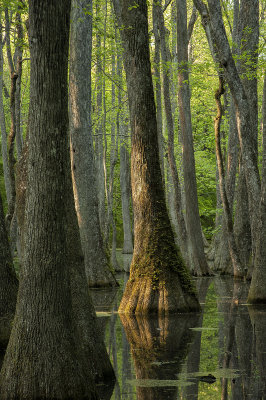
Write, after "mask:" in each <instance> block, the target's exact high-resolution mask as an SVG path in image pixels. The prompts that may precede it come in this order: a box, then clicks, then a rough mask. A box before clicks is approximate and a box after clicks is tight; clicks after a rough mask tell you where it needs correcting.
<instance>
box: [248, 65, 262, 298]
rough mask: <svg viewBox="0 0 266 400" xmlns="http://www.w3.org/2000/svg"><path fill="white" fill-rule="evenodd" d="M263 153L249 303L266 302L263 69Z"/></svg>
mask: <svg viewBox="0 0 266 400" xmlns="http://www.w3.org/2000/svg"><path fill="white" fill-rule="evenodd" d="M262 104H263V109H262V114H263V132H262V135H263V153H262V174H261V175H262V182H261V191H262V194H261V199H260V224H259V226H258V228H257V229H258V231H259V232H260V235H259V241H258V244H257V248H256V259H255V269H254V271H253V274H252V280H251V285H250V289H249V293H248V302H249V303H255V304H256V303H262V304H265V303H266V287H265V282H266V280H265V279H266V263H265V260H266V230H265V229H266V74H265V71H264V85H263V103H262Z"/></svg>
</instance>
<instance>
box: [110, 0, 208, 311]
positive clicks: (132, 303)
mask: <svg viewBox="0 0 266 400" xmlns="http://www.w3.org/2000/svg"><path fill="white" fill-rule="evenodd" d="M132 5H133V3H132V1H131V0H128V1H123V2H122V4H121V8H119V6H118V7H117V2H116V1H114V7H115V10H116V13H117V16H118V20H119V17H120V20H121V22H122V25H123V26H124V27H125V29H123V30H121V37H122V42H123V47H124V65H125V70H126V77H127V87H128V97H129V109H130V120H131V132H132V152H131V178H132V196H133V208H134V232H135V245H134V253H133V260H132V264H131V272H130V279H129V281H128V283H127V286H126V289H125V293H124V296H123V298H122V301H121V304H120V307H119V312H125V313H142V314H149V313H152V312H153V313H159V314H168V313H171V312H188V311H196V310H199V308H200V306H199V303H198V300H197V297H196V294H195V289H194V287H193V285H192V281H191V277H190V274H189V272H188V271H187V269H186V267H185V265H184V263H183V261H182V259H181V257H180V253H179V251H178V249H177V248H176V246H175V242H174V235H173V231H172V229H171V225H170V220H169V217H168V214H167V210H166V203H165V196H164V192H163V185H162V176H161V169H160V161H159V149H158V136H157V121H156V111H155V102H154V93H153V86H152V77H151V65H150V56H149V42H148V17H147V4H146V0H141V1H139V3H138V7H135V6H134V7H132ZM120 12H121V14H120ZM129 27H130V29H129Z"/></svg>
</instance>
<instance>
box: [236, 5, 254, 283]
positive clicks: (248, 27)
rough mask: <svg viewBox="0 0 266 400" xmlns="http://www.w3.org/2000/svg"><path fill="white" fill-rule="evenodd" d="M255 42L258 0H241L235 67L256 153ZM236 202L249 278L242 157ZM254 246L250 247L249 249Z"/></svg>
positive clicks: (238, 234)
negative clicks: (241, 84)
mask: <svg viewBox="0 0 266 400" xmlns="http://www.w3.org/2000/svg"><path fill="white" fill-rule="evenodd" d="M258 44H259V1H258V0H255V1H251V0H242V1H241V4H240V9H239V17H238V32H237V43H236V45H237V48H238V55H239V57H240V60H239V62H238V64H237V65H238V71H239V73H240V74H241V80H242V83H243V86H244V89H245V93H246V95H247V99H248V104H249V111H250V120H251V131H250V139H251V141H252V145H253V149H254V150H253V151H254V153H255V154H256V156H257V153H258V148H257V147H258V144H257V141H258V95H257V77H256V73H257V64H258V52H257V50H258ZM238 191H239V192H240V193H239V195H238V196H237V203H236V215H237V219H236V223H235V232H236V239H237V244H238V247H239V249H240V257H241V261H242V263H243V264H244V265H245V267H246V269H248V268H249V267H250V271H249V278H250V277H251V271H252V268H253V266H252V261H253V262H254V259H253V260H252V254H253V257H254V254H255V248H254V247H255V242H254V240H253V245H252V237H251V227H250V223H251V221H250V217H249V215H248V207H247V206H248V193H247V185H246V182H245V179H244V164H243V157H241V158H240V176H239V183H238ZM252 246H253V249H252Z"/></svg>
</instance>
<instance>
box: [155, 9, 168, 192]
mask: <svg viewBox="0 0 266 400" xmlns="http://www.w3.org/2000/svg"><path fill="white" fill-rule="evenodd" d="M158 6H160V5H159V4H155V2H153V3H152V24H153V34H154V60H153V61H154V78H155V82H154V92H155V100H156V115H157V131H158V143H159V156H160V166H161V171H162V178H163V182H164V184H165V180H164V138H163V123H162V118H163V117H162V89H161V71H160V58H161V57H160V32H159V26H158V25H159V21H158Z"/></svg>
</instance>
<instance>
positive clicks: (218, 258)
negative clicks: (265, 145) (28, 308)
mask: <svg viewBox="0 0 266 400" xmlns="http://www.w3.org/2000/svg"><path fill="white" fill-rule="evenodd" d="M238 16H239V2H238V0H234V22H233V31H232V41H233V43H236V41H237V29H238ZM236 52H237V46H233V48H232V53H233V54H236ZM238 143H239V142H238V135H237V124H236V113H235V106H234V102H233V98H232V96H231V95H230V102H229V132H228V144H227V165H226V193H227V197H228V202H229V206H230V210H231V213H232V214H233V203H234V196H235V183H236V171H237V166H238V161H239V160H238V154H239V145H238ZM217 208H218V207H217ZM246 209H247V212H248V207H247V208H246ZM220 220H221V218H219V225H220V226H221V231H220V232H219V233H218V234H216V235H215V239H214V241H213V248H214V249H215V261H214V267H215V270H216V271H219V272H220V273H222V274H232V273H233V268H232V264H231V259H230V253H229V247H228V238H227V229H226V222H225V219H224V218H222V221H220ZM236 221H237V219H236V218H235V219H234V222H236ZM219 225H218V224H217V225H216V228H218V227H219ZM234 233H235V235H236V231H235V226H234ZM236 242H237V235H236ZM238 248H239V249H242V248H244V247H242V246H238ZM240 258H241V256H240Z"/></svg>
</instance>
